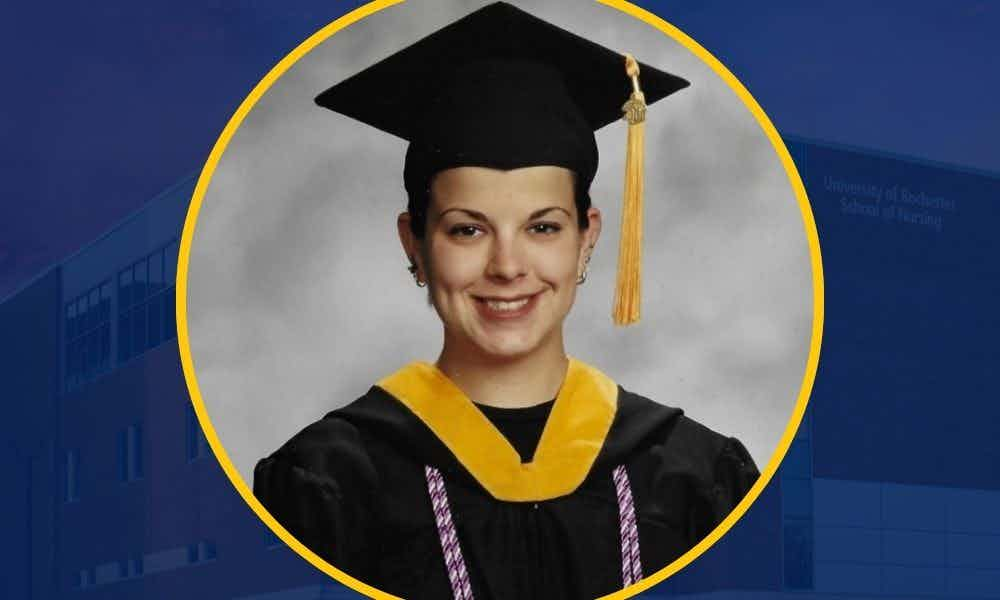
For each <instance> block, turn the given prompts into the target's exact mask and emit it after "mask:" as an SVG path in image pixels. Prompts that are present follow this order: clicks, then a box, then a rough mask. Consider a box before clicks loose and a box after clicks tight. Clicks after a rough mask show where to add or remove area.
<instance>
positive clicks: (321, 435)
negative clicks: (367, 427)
mask: <svg viewBox="0 0 1000 600" xmlns="http://www.w3.org/2000/svg"><path fill="white" fill-rule="evenodd" d="M375 492H376V477H375V469H374V467H373V465H372V462H371V460H370V459H369V457H368V455H367V453H366V452H365V450H364V447H363V445H362V443H361V440H360V436H359V435H358V432H357V430H355V429H354V428H353V427H351V426H350V425H348V424H347V423H344V422H324V421H320V422H318V423H315V424H313V425H311V426H310V427H308V428H306V429H305V430H304V431H303V432H301V433H299V434H298V435H296V436H295V437H294V438H292V439H291V440H290V441H289V442H288V443H286V444H285V445H284V446H282V447H281V449H279V450H278V451H277V452H275V453H274V454H272V455H271V456H269V457H267V458H264V459H263V460H261V461H260V462H258V463H257V466H256V468H255V469H254V477H253V493H254V496H256V497H257V498H258V499H259V500H260V501H261V503H262V504H263V505H264V507H265V508H266V509H267V510H268V512H270V513H271V515H272V516H273V517H274V518H275V519H276V520H277V521H278V522H279V523H281V524H282V526H284V527H285V529H287V530H288V531H289V532H290V533H291V534H292V535H293V536H295V538H296V539H297V540H299V541H300V542H302V543H303V544H304V545H305V546H307V547H308V548H309V549H310V550H312V551H313V552H315V553H316V554H318V555H319V556H320V557H321V558H323V559H324V560H326V561H327V562H329V563H330V564H332V565H333V566H335V567H337V568H338V569H340V570H342V571H345V572H347V573H348V574H350V575H352V576H353V577H356V578H358V579H362V580H364V581H372V580H373V578H374V576H375V573H373V571H374V569H375V565H376V561H375V556H376V554H377V539H378V536H377V532H376V530H375V523H376V520H375V515H374V508H373V507H374V506H375V505H376V504H375Z"/></svg>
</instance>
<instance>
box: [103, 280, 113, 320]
mask: <svg viewBox="0 0 1000 600" xmlns="http://www.w3.org/2000/svg"><path fill="white" fill-rule="evenodd" d="M110 318H111V282H110V281H105V282H104V283H102V284H101V321H107V320H108V319H110Z"/></svg>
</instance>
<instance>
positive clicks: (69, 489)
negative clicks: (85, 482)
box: [63, 450, 80, 502]
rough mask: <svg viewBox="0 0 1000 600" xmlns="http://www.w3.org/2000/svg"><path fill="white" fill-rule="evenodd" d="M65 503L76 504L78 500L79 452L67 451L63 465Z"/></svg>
mask: <svg viewBox="0 0 1000 600" xmlns="http://www.w3.org/2000/svg"><path fill="white" fill-rule="evenodd" d="M65 475H66V482H65V488H64V490H65V494H64V495H63V500H64V501H65V502H76V501H77V500H79V499H80V451H79V450H67V451H66V464H65Z"/></svg>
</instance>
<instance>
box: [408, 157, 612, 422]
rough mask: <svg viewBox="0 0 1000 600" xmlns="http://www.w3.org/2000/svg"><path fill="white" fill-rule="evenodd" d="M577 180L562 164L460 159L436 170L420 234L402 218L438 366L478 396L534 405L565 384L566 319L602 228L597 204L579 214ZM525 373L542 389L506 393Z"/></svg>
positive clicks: (483, 399) (493, 401)
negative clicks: (438, 336) (435, 336)
mask: <svg viewBox="0 0 1000 600" xmlns="http://www.w3.org/2000/svg"><path fill="white" fill-rule="evenodd" d="M574 188H575V183H574V177H573V173H572V172H571V171H569V170H568V169H565V168H562V167H552V166H537V167H524V168H520V169H513V170H509V171H501V170H497V169H489V168H483V167H458V168H453V169H447V170H445V171H442V172H440V173H438V174H437V175H436V176H435V177H434V178H433V182H432V184H431V203H430V207H429V210H428V218H427V222H426V225H425V229H424V231H423V233H422V235H419V236H418V235H417V234H414V232H413V228H412V227H411V218H410V215H409V213H403V214H402V215H400V217H399V221H398V224H399V235H400V239H401V240H402V242H403V248H404V250H405V252H406V254H407V256H409V257H411V258H412V259H413V260H414V261H415V262H416V263H417V270H416V272H415V277H416V278H417V280H418V281H422V280H423V279H426V281H427V283H428V284H429V291H430V298H431V302H432V304H433V305H434V307H435V308H436V309H437V312H438V315H439V316H440V317H441V321H442V323H443V324H444V348H443V349H442V351H441V356H440V358H439V359H438V366H439V368H441V370H442V371H443V372H444V373H446V374H448V375H449V377H451V378H452V380H453V381H455V382H456V383H458V384H459V387H461V388H462V389H464V390H466V391H467V393H469V394H470V396H472V397H474V398H476V401H477V402H479V403H481V404H487V405H492V406H507V407H516V406H531V405H534V404H538V403H539V402H542V401H544V400H550V399H552V398H553V397H555V392H556V390H558V388H559V386H560V385H561V383H562V374H563V373H564V372H565V370H566V369H565V365H566V356H565V349H564V347H563V335H562V326H563V321H564V320H565V318H566V315H567V314H569V310H570V308H571V307H572V306H573V300H574V299H575V297H576V286H577V285H578V283H579V282H580V281H581V280H582V279H583V277H584V273H585V272H586V268H587V262H588V261H589V259H590V253H591V252H592V251H593V248H594V245H595V244H596V242H597V237H598V236H599V235H600V231H601V213H600V211H598V210H597V209H596V208H593V207H591V208H588V209H586V211H584V212H583V218H582V219H581V218H580V217H578V216H577V213H578V208H577V206H576V203H575V202H574V197H575V196H574ZM496 363H501V364H502V366H503V367H504V368H500V369H498V365H497V364H496ZM474 364H478V365H481V367H480V368H475V367H472V366H471V365H474ZM515 365H516V367H517V368H516V369H515V368H514V367H515ZM501 373H510V374H511V376H512V377H511V379H512V380H511V381H507V382H502V381H500V380H499V379H498V377H497V376H498V375H500V374H501ZM529 373H532V374H533V375H532V376H527V377H526V375H528V374H529ZM528 382H531V387H536V386H538V385H539V384H540V383H541V388H540V389H534V390H530V389H522V393H516V394H511V393H510V392H511V390H513V389H518V388H523V387H524V386H525V384H528ZM511 386H514V387H513V388H512V387H511ZM530 392H534V393H536V394H541V395H540V396H539V397H533V395H532V394H531V393H530Z"/></svg>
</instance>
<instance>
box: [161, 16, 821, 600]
mask: <svg viewBox="0 0 1000 600" xmlns="http://www.w3.org/2000/svg"><path fill="white" fill-rule="evenodd" d="M597 1H598V2H600V3H601V4H605V5H607V6H611V7H613V8H616V9H618V10H620V11H622V12H623V13H625V14H627V15H630V16H632V17H635V18H636V19H639V20H640V21H643V22H645V23H647V24H648V25H651V26H653V27H655V28H656V29H658V30H660V31H662V32H663V33H664V34H666V35H667V36H668V37H670V38H671V39H673V40H674V41H676V42H677V43H679V44H681V45H682V46H684V47H685V48H687V49H688V50H689V51H690V52H691V53H693V54H694V55H695V56H697V57H698V58H700V59H701V60H702V62H704V63H705V64H707V65H708V66H709V67H711V69H712V70H713V71H714V72H715V73H716V75H718V76H719V77H720V78H721V79H722V80H723V81H724V82H726V84H727V85H728V86H729V87H730V89H732V90H733V92H735V93H736V95H737V96H739V98H740V99H741V100H742V101H743V104H744V105H746V107H747V109H749V111H750V113H751V114H752V115H753V116H754V118H755V119H756V120H757V123H758V124H760V127H761V129H762V130H763V131H764V133H765V134H766V135H767V137H768V139H769V140H770V141H771V145H772V146H773V147H774V150H775V152H776V153H777V154H778V157H779V158H780V159H781V164H782V166H783V167H784V169H785V172H786V173H787V174H788V180H789V182H790V183H791V186H792V190H793V191H794V192H795V199H796V200H797V202H798V204H799V209H800V211H801V213H802V225H803V227H804V229H805V233H806V238H807V240H808V244H809V259H810V263H811V265H812V284H813V286H812V287H813V324H812V338H811V340H810V343H809V357H808V359H807V361H806V371H805V375H804V377H803V379H802V385H801V387H800V388H799V395H798V399H797V400H796V403H795V409H794V410H793V411H792V417H791V419H790V420H789V421H788V425H786V426H785V431H784V433H783V434H782V436H781V441H780V442H779V443H778V448H777V451H776V452H775V453H774V454H773V455H772V456H771V460H770V462H768V464H767V466H766V467H765V468H764V470H763V472H762V473H761V476H760V478H759V479H758V480H757V483H755V484H754V485H753V487H751V488H750V491H749V492H747V494H746V496H745V497H744V498H743V500H742V501H741V502H740V503H739V504H738V505H736V508H734V509H733V511H732V512H731V513H729V515H728V516H727V517H726V518H725V519H723V521H722V522H721V523H720V524H719V525H718V526H717V527H716V528H715V529H714V530H712V532H711V533H709V534H708V536H706V537H705V539H703V540H701V542H699V543H698V544H697V545H695V546H694V547H693V548H691V549H690V550H688V551H687V552H685V553H684V554H683V555H681V556H680V557H679V558H677V559H676V560H674V562H672V563H670V564H669V565H667V566H666V567H664V568H662V569H660V570H659V571H657V572H656V573H653V574H651V575H649V576H648V577H646V578H645V579H643V580H641V581H639V582H638V583H636V584H633V585H630V586H629V587H627V588H625V589H623V590H620V591H617V592H614V593H612V594H609V595H607V596H604V598H605V599H619V598H629V597H631V596H633V595H635V594H638V593H641V592H643V591H646V590H648V589H649V588H651V587H653V586H654V585H656V584H658V583H660V582H662V581H663V580H664V579H666V578H667V577H670V576H671V575H673V574H674V573H676V572H677V571H679V570H681V569H682V568H684V567H685V566H687V565H688V564H689V563H691V561H693V560H694V559H695V558H697V557H698V556H699V555H701V553H703V552H705V551H706V550H708V548H709V547H711V546H712V544H714V543H715V542H716V541H718V539H719V538H721V537H722V536H723V534H725V533H726V531H728V530H729V528H730V527H732V526H733V525H734V524H735V523H736V521H738V520H739V519H740V517H742V516H743V515H744V514H745V513H746V511H747V510H748V509H749V508H750V505H751V504H753V502H754V501H755V500H756V499H757V497H758V496H759V495H760V493H761V492H762V491H763V490H764V487H765V486H766V485H767V483H768V482H769V481H770V480H771V478H772V477H773V476H774V473H775V472H776V471H777V470H778V465H779V464H780V463H781V461H782V459H783V458H784V457H785V453H786V452H787V451H788V448H789V446H790V445H791V443H792V439H793V438H794V437H795V432H796V430H797V429H798V427H799V423H801V421H802V415H803V414H805V410H806V404H807V403H808V400H809V394H810V392H811V391H812V386H813V381H814V380H815V378H816V367H817V365H818V364H819V351H820V343H821V341H822V337H823V262H822V258H821V256H820V248H819V237H818V235H817V234H816V222H815V221H814V220H813V214H812V209H811V208H810V206H809V199H808V197H807V196H806V191H805V187H804V186H803V184H802V179H801V178H800V177H799V173H798V171H797V170H796V168H795V164H794V163H793V162H792V157H791V155H790V154H789V153H788V149H787V148H786V147H785V144H784V142H783V141H782V140H781V137H780V136H779V135H778V132H777V130H776V129H775V128H774V125H772V124H771V121H770V119H768V118H767V115H765V114H764V111H763V109H761V107H760V105H759V104H757V101H756V100H754V98H753V96H751V95H750V92H749V91H747V89H746V88H745V87H744V86H743V84H742V83H740V81H739V80H738V79H737V78H736V76H734V75H733V74H732V73H731V72H729V70H728V69H727V68H726V67H725V66H723V64H722V63H721V62H719V61H718V59H716V58H715V57H714V56H712V54H711V53H710V52H709V51H708V50H706V49H705V48H703V47H702V46H701V45H700V44H698V42H696V41H694V40H693V39H691V38H690V37H688V36H687V35H686V34H684V32H682V31H681V30H679V29H677V28H676V27H674V26H673V25H671V24H670V23H667V22H666V21H664V20H663V19H661V18H660V17H658V16H656V15H654V14H653V13H651V12H648V11H646V10H643V9H641V8H639V7H637V6H634V5H632V4H630V3H628V2H626V1H624V0H597ZM400 2H402V0H376V1H374V2H371V3H369V4H366V5H364V6H362V7H360V8H358V9H356V10H354V11H352V12H350V13H348V14H346V15H344V16H342V17H340V18H339V19H337V20H336V21H334V22H332V23H330V24H329V25H327V26H326V27H324V28H322V29H320V30H319V31H317V32H316V33H314V34H313V35H311V36H310V37H309V38H308V39H306V40H305V41H304V42H302V43H301V44H299V45H298V47H296V48H295V49H294V50H292V51H291V52H290V53H289V54H288V55H287V56H285V57H284V58H283V59H281V61H280V62H278V64H277V65H275V66H274V68H272V69H271V71H270V72H268V74H267V75H265V76H264V78H263V79H261V81H260V82H259V83H258V84H257V85H256V86H255V87H254V88H253V90H252V91H251V92H250V94H249V95H248V96H247V97H246V99H244V100H243V102H242V103H241V104H240V106H239V108H237V109H236V113H235V114H234V115H233V116H232V118H230V119H229V122H228V123H227V124H226V127H225V129H223V131H222V134H221V135H220V136H219V139H218V140H217V141H216V142H215V146H214V147H213V148H212V152H211V154H209V157H208V160H207V161H206V163H205V167H204V168H203V169H202V171H201V176H200V177H199V178H198V183H197V185H196V186H195V189H194V195H193V196H192V198H191V205H190V207H189V208H188V213H187V218H186V219H185V221H184V232H183V234H182V235H181V242H180V255H179V257H178V263H177V341H178V344H179V346H180V354H181V364H182V365H183V369H184V378H185V380H186V382H187V387H188V391H189V392H190V394H191V402H192V403H193V404H194V410H195V413H196V414H197V416H198V421H199V422H200V423H201V427H202V429H203V430H204V431H205V437H206V438H207V439H208V443H209V445H210V446H211V448H212V451H213V452H214V453H215V456H216V458H218V460H219V463H220V464H221V465H222V468H223V470H224V471H225V473H226V476H227V477H229V480H230V481H231V482H232V484H233V486H235V487H236V491H237V492H239V494H240V496H242V497H243V500H245V501H246V503H247V504H248V505H249V506H250V508H251V509H252V510H253V511H254V512H255V513H256V514H257V516H258V517H260V519H261V520H262V521H263V522H264V523H266V524H267V526H268V527H270V528H271V530H272V531H274V532H275V533H276V534H277V535H278V537H279V538H281V540H282V541H284V542H285V543H286V544H288V546H289V547H290V548H292V549H293V550H294V551H295V552H297V553H298V554H299V555H300V556H302V557H303V558H305V559H306V560H307V561H309V562H310V563H312V565H313V566H315V567H316V568H317V569H319V570H320V571H323V572H324V573H326V574H327V575H329V576H331V577H333V578H334V579H336V580H337V581H339V582H340V583H342V584H344V585H346V586H347V587H349V588H351V589H352V590H354V591H356V592H361V593H363V594H367V595H369V596H371V597H373V598H379V599H383V598H396V596H392V595H390V594H387V593H385V592H383V591H381V590H378V589H376V588H374V587H372V586H370V585H368V584H366V583H364V582H363V581H360V580H358V579H355V578H354V577H351V576H350V575H348V574H346V573H344V572H343V571H341V570H339V569H337V568H336V567H334V566H333V565H331V564H330V563H328V562H326V561H325V560H323V559H322V558H320V557H319V556H318V555H316V553H314V552H313V551H311V550H310V549H309V548H307V547H305V546H304V545H303V544H302V543H301V542H299V541H298V540H297V539H295V538H294V537H293V536H292V534H290V533H289V532H288V530H286V529H285V528H284V527H282V526H281V524H280V523H278V521H276V520H275V519H274V517H272V516H271V514H270V513H268V512H267V509H265V508H264V506H263V505H262V504H261V503H260V501H259V500H257V498H255V497H254V495H253V492H252V491H251V489H250V488H249V487H248V486H247V484H246V482H245V481H243V479H242V477H240V474H239V472H238V471H237V469H236V467H235V466H234V465H233V463H232V461H231V460H230V459H229V455H228V454H227V453H226V450H225V448H223V447H222V443H221V442H220V441H219V437H218V435H217V434H216V432H215V428H214V427H213V426H212V423H211V421H210V420H209V418H208V412H207V410H206V409H205V403H204V401H203V400H202V397H201V390H200V389H199V387H198V379H197V377H196V376H195V370H194V360H193V359H192V357H191V344H190V338H189V336H188V326H187V283H188V282H187V274H188V266H189V261H190V259H191V241H192V239H193V237H194V230H195V223H196V222H197V220H198V213H199V212H200V211H201V203H202V200H203V199H204V197H205V191H206V190H207V189H208V184H209V181H211V179H212V175H213V173H214V172H215V168H216V166H217V165H218V163H219V159H220V158H221V157H222V154H223V152H225V149H226V147H227V146H228V145H229V141H230V140H231V139H232V137H233V134H235V133H236V130H237V129H238V128H239V126H240V124H241V123H242V122H243V119H244V118H246V116H247V114H248V113H249V112H250V110H251V109H252V108H253V107H254V105H255V104H257V101H258V100H260V98H261V96H263V95H264V93H265V92H266V91H267V90H268V89H269V88H270V87H271V86H272V85H273V84H274V82H275V81H277V80H278V78H279V77H281V76H282V75H283V74H284V73H285V71H287V70H288V69H289V68H290V67H291V66H292V65H293V64H295V63H296V62H297V61H298V60H299V59H300V58H302V57H303V56H305V55H306V54H307V53H308V52H309V51H311V50H312V49H313V48H315V47H316V46H318V45H319V44H321V43H323V42H324V41H325V40H326V39H327V38H329V37H330V36H332V35H333V34H335V33H337V32H338V31H340V30H341V29H343V28H345V27H347V26H348V25H351V24H353V23H356V22H357V21H360V20H361V19H364V18H365V17H368V16H370V15H372V14H374V13H376V12H378V11H380V10H382V9H383V8H386V7H389V6H392V5H394V4H398V3H400Z"/></svg>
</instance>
